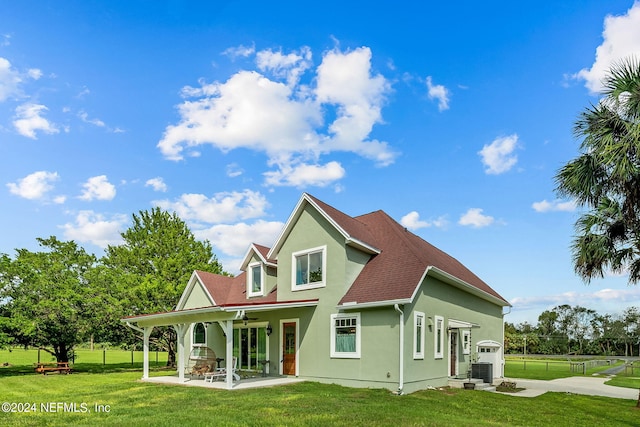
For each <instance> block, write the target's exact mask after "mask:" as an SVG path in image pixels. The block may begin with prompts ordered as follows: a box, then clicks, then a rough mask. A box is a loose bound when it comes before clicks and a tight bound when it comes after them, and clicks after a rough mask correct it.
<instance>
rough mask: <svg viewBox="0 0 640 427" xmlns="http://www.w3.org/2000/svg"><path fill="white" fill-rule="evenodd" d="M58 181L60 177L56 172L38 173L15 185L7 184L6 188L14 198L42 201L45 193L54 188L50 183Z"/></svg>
mask: <svg viewBox="0 0 640 427" xmlns="http://www.w3.org/2000/svg"><path fill="white" fill-rule="evenodd" d="M59 179H60V177H59V176H58V173H57V172H47V171H38V172H34V173H32V174H29V175H27V176H25V177H24V178H22V179H20V180H18V181H17V182H16V183H13V182H10V183H8V184H7V187H8V188H9V191H10V192H11V193H12V194H15V195H16V196H20V197H23V198H25V199H29V200H37V199H42V198H43V197H44V196H45V195H46V193H48V192H49V191H51V190H53V188H54V187H53V184H52V183H53V182H55V181H57V180H59ZM57 200H60V199H57ZM63 201H64V200H63Z"/></svg>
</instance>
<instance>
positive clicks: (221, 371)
mask: <svg viewBox="0 0 640 427" xmlns="http://www.w3.org/2000/svg"><path fill="white" fill-rule="evenodd" d="M237 369H238V358H237V357H234V358H233V359H232V362H231V375H232V376H233V380H234V381H240V375H238V373H237V372H236V371H237ZM226 377H227V368H226V367H224V368H217V369H216V370H215V371H212V372H206V373H205V374H204V381H205V382H207V381H209V382H210V383H212V382H213V380H214V379H216V380H217V379H218V378H226Z"/></svg>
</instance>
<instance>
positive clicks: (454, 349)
mask: <svg viewBox="0 0 640 427" xmlns="http://www.w3.org/2000/svg"><path fill="white" fill-rule="evenodd" d="M449 339H450V340H451V341H450V343H449V357H450V359H449V364H450V365H451V367H450V368H449V375H451V376H452V377H455V376H456V375H458V332H456V331H453V330H452V331H451V334H450V335H449Z"/></svg>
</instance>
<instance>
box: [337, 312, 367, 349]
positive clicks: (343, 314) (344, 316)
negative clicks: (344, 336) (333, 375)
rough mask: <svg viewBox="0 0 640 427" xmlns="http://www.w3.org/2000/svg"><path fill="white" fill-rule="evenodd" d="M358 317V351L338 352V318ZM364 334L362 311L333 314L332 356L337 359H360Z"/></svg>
mask: <svg viewBox="0 0 640 427" xmlns="http://www.w3.org/2000/svg"><path fill="white" fill-rule="evenodd" d="M354 317H355V319H356V351H354V352H349V353H346V352H338V351H336V319H344V318H348V319H351V318H354ZM361 336H362V326H361V324H360V313H338V314H332V315H331V353H330V356H331V357H332V358H336V359H360V348H361V347H360V342H361V339H360V338H361Z"/></svg>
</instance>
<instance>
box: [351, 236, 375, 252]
mask: <svg viewBox="0 0 640 427" xmlns="http://www.w3.org/2000/svg"><path fill="white" fill-rule="evenodd" d="M347 245H349V246H353V247H354V248H357V249H360V250H361V251H364V252H368V253H370V254H379V253H380V249H378V248H376V247H373V246H371V245H369V244H367V243H365V242H363V241H362V240H358V239H354V238H352V237H349V238H347Z"/></svg>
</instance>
